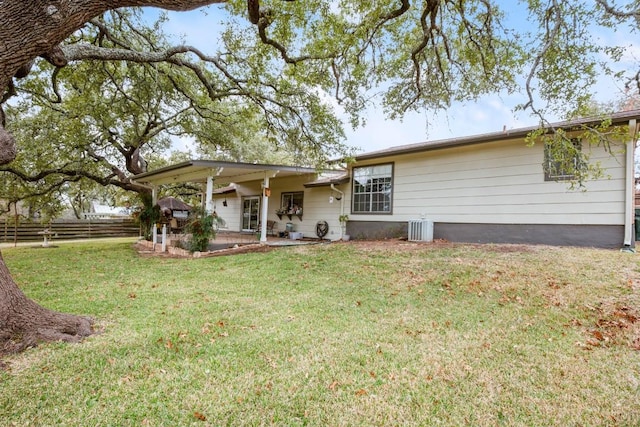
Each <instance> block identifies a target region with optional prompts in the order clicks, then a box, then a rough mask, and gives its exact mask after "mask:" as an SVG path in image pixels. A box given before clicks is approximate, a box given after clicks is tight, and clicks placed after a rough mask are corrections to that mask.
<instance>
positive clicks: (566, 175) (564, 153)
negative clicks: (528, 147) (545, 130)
mask: <svg viewBox="0 0 640 427" xmlns="http://www.w3.org/2000/svg"><path fill="white" fill-rule="evenodd" d="M581 151H582V141H580V140H579V139H571V140H569V141H567V143H565V144H562V143H559V142H548V143H546V144H545V146H544V180H545V181H568V180H572V179H574V178H575V177H576V173H577V172H578V171H579V169H580V167H581V161H580V152H581Z"/></svg>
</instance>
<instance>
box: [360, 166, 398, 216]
mask: <svg viewBox="0 0 640 427" xmlns="http://www.w3.org/2000/svg"><path fill="white" fill-rule="evenodd" d="M392 188H393V164H391V163H388V164H384V165H376V166H363V167H356V168H353V206H352V209H351V210H352V212H353V213H391V201H392Z"/></svg>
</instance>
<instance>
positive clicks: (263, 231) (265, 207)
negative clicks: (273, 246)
mask: <svg viewBox="0 0 640 427" xmlns="http://www.w3.org/2000/svg"><path fill="white" fill-rule="evenodd" d="M267 188H269V175H267V174H266V173H265V174H264V183H263V184H262V217H261V219H260V243H267V216H268V214H269V198H268V197H267V192H266V189H267Z"/></svg>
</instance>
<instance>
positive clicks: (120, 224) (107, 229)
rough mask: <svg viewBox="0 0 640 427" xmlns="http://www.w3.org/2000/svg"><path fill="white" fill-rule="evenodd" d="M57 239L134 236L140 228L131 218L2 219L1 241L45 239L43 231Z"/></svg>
mask: <svg viewBox="0 0 640 427" xmlns="http://www.w3.org/2000/svg"><path fill="white" fill-rule="evenodd" d="M45 230H46V231H47V232H48V233H49V238H51V239H53V240H54V241H55V240H56V239H57V240H75V239H93V238H98V237H134V236H138V235H139V234H140V228H139V226H138V224H136V223H135V222H134V221H133V220H131V219H102V220H58V221H54V222H51V223H50V224H47V225H42V224H39V223H30V222H24V223H19V224H18V225H17V226H16V225H15V224H14V223H13V222H12V221H8V222H6V221H4V220H0V242H3V243H11V242H28V241H36V240H43V232H44V231H45Z"/></svg>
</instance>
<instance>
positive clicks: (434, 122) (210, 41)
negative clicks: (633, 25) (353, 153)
mask: <svg viewBox="0 0 640 427" xmlns="http://www.w3.org/2000/svg"><path fill="white" fill-rule="evenodd" d="M499 2H502V3H503V4H505V5H508V6H507V7H505V8H504V9H505V10H506V12H507V15H508V19H509V22H510V24H511V25H516V26H519V25H527V17H526V16H518V15H517V11H521V10H524V9H523V7H521V6H520V7H515V8H514V7H509V6H511V5H514V4H516V3H515V2H514V0H499ZM145 13H147V14H149V15H150V16H154V15H156V14H157V13H158V11H157V10H155V9H147V11H146V12H145ZM224 16H225V15H224V12H223V11H222V7H221V6H217V5H214V6H210V7H208V8H205V9H201V10H196V11H191V12H169V21H168V22H167V23H166V24H165V31H166V33H167V34H173V35H175V36H176V37H180V38H181V39H182V40H184V42H186V43H187V44H190V45H193V46H195V47H198V48H200V49H201V50H203V51H204V52H206V53H214V51H215V44H216V43H215V40H216V39H217V34H218V32H219V30H220V28H221V24H220V22H221V21H222V20H224ZM598 31H599V33H598V36H599V37H600V38H601V39H602V40H603V41H604V42H606V43H610V42H615V43H619V44H622V45H625V46H628V51H627V53H625V55H624V56H623V57H622V59H621V60H620V61H619V62H618V63H617V64H615V66H616V69H621V70H622V69H625V70H634V72H635V70H637V64H639V63H640V37H638V35H633V36H632V35H630V34H629V33H628V31H627V30H626V29H620V30H619V31H618V32H610V31H609V32H604V31H602V30H598ZM623 86H624V82H620V81H614V80H613V79H611V78H609V77H606V76H603V77H602V78H601V79H600V80H599V81H598V82H597V85H596V86H595V92H594V95H595V98H596V99H597V100H598V101H602V102H606V101H611V100H615V99H620V98H621V97H622V93H623ZM524 99H525V98H524V95H523V94H505V93H502V94H492V95H487V96H483V97H482V98H481V99H480V100H478V101H476V102H467V103H464V104H462V103H456V104H454V105H452V106H451V108H449V109H447V111H445V112H439V113H437V114H434V113H431V112H424V113H409V114H407V115H406V116H405V117H404V118H403V119H402V120H395V121H392V120H388V119H387V118H386V117H385V115H384V113H383V112H382V110H381V108H380V109H376V108H370V109H368V110H367V111H366V113H365V114H364V118H365V119H366V122H367V124H366V125H365V126H364V127H360V128H357V129H355V130H354V129H351V128H350V127H349V126H348V125H345V131H346V136H347V140H346V143H347V144H348V145H349V146H351V147H354V148H356V150H357V151H358V152H360V153H361V152H370V151H376V150H380V149H384V148H389V147H393V146H398V145H405V144H412V143H418V142H425V141H434V140H441V139H448V138H457V137H462V136H470V135H478V134H484V133H492V132H500V131H502V130H503V129H508V130H511V129H517V128H521V127H528V126H535V125H537V124H538V119H537V118H535V117H533V116H532V115H530V113H528V112H523V111H518V112H515V111H514V109H515V107H516V105H518V104H520V103H522V102H523V101H524ZM336 107H337V111H338V113H339V106H337V105H336ZM339 116H340V114H339ZM548 119H549V120H551V121H555V120H561V119H563V118H562V117H548ZM345 123H346V120H345ZM176 144H177V146H178V147H179V148H182V149H184V148H188V147H189V146H190V144H189V141H186V140H183V141H181V142H176Z"/></svg>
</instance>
